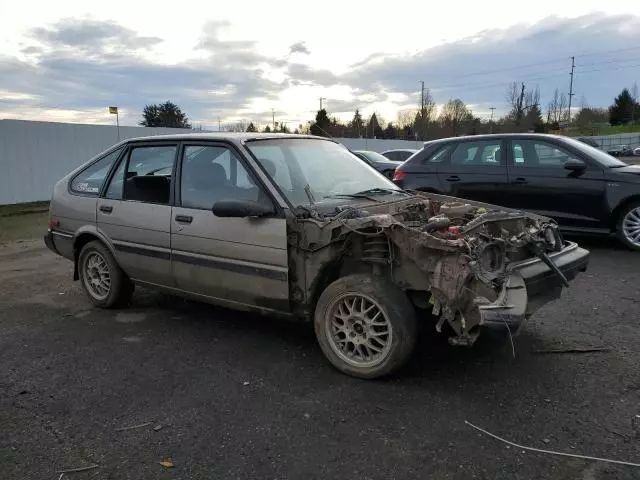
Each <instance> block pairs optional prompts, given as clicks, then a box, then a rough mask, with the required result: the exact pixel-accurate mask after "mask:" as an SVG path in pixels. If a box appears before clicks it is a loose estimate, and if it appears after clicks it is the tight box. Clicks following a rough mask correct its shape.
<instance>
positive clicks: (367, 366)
mask: <svg viewBox="0 0 640 480" xmlns="http://www.w3.org/2000/svg"><path fill="white" fill-rule="evenodd" d="M314 326H315V332H316V337H317V339H318V343H319V344H320V348H321V349H322V352H323V353H324V355H325V356H326V357H327V359H328V360H329V361H330V362H331V363H332V364H333V365H334V366H335V367H336V368H337V369H339V370H340V371H342V372H343V373H346V374H348V375H351V376H353V377H358V378H366V379H372V378H378V377H382V376H385V375H389V374H391V373H393V372H395V371H397V370H398V369H399V368H400V367H402V366H403V365H404V364H405V362H406V361H407V359H408V358H409V356H410V355H411V353H412V352H413V349H414V346H415V343H416V337H417V325H416V316H415V310H414V308H413V305H412V304H411V302H410V301H409V299H408V298H407V296H406V294H405V293H404V292H403V291H402V290H400V289H399V288H398V287H397V286H396V285H395V284H393V283H392V282H391V281H389V280H387V279H384V278H381V277H375V276H372V275H350V276H347V277H343V278H340V279H338V280H336V281H335V282H333V283H332V284H331V285H329V286H328V287H327V288H326V289H325V291H324V292H323V293H322V295H320V298H319V300H318V304H317V305H316V310H315V316H314Z"/></svg>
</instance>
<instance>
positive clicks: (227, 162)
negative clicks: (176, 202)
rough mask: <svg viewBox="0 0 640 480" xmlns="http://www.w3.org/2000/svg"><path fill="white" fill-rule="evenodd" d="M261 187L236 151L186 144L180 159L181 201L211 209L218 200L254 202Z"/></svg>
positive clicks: (192, 206) (191, 206)
mask: <svg viewBox="0 0 640 480" xmlns="http://www.w3.org/2000/svg"><path fill="white" fill-rule="evenodd" d="M260 193H261V192H260V188H259V187H258V185H257V183H256V182H255V181H254V179H253V176H252V175H251V174H250V173H249V172H248V171H247V170H246V168H245V167H244V166H243V165H242V163H241V162H240V161H239V160H238V158H237V156H236V154H235V153H234V152H233V151H232V150H230V149H229V148H227V147H223V146H213V145H212V146H205V147H202V146H186V147H185V149H184V157H183V161H182V177H181V185H180V196H181V205H182V206H183V207H186V208H198V209H203V210H210V209H211V208H212V207H213V204H214V203H215V202H217V201H219V200H249V201H254V202H257V201H258V200H259V197H260Z"/></svg>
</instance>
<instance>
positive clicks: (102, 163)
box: [71, 148, 122, 195]
mask: <svg viewBox="0 0 640 480" xmlns="http://www.w3.org/2000/svg"><path fill="white" fill-rule="evenodd" d="M121 152H122V148H119V149H117V150H115V151H113V152H111V153H110V154H109V155H107V156H105V157H103V158H101V159H100V160H98V161H97V162H95V163H93V164H92V165H90V166H89V167H87V168H85V169H84V170H83V171H81V172H80V173H79V174H78V175H76V176H75V177H74V178H73V180H71V191H73V192H76V193H83V194H85V195H98V193H99V192H100V188H101V187H102V184H103V183H104V180H105V178H107V174H108V173H109V170H110V169H111V165H113V162H115V161H116V160H117V159H118V157H119V156H120V153H121Z"/></svg>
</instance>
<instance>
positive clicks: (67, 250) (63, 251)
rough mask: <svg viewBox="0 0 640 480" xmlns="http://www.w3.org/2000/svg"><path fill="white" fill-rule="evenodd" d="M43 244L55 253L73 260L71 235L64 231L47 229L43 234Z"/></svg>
mask: <svg viewBox="0 0 640 480" xmlns="http://www.w3.org/2000/svg"><path fill="white" fill-rule="evenodd" d="M44 244H45V245H46V246H47V248H48V249H49V250H51V251H52V252H53V253H55V254H56V255H60V256H62V257H65V258H68V259H69V260H73V235H72V234H70V233H65V232H58V231H54V230H48V231H47V233H46V235H45V236H44Z"/></svg>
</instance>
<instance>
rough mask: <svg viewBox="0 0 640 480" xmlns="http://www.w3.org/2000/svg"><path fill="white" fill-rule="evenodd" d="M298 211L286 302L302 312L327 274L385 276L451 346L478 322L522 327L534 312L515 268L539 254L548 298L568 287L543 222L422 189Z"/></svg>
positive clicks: (469, 335)
mask: <svg viewBox="0 0 640 480" xmlns="http://www.w3.org/2000/svg"><path fill="white" fill-rule="evenodd" d="M295 213H296V216H295V218H293V219H290V221H289V222H288V247H289V252H290V255H289V258H290V269H289V271H290V275H291V277H290V288H291V292H290V294H291V295H290V298H292V299H293V301H294V303H295V304H296V305H297V306H298V308H299V309H300V310H302V311H301V312H299V313H302V314H306V315H308V314H309V313H310V312H311V306H312V305H313V301H314V299H315V298H316V297H317V295H318V288H319V287H321V286H322V285H323V282H325V281H326V279H327V278H332V277H336V278H337V277H338V276H342V275H345V274H349V273H361V272H363V271H368V272H372V273H374V274H385V275H387V276H389V277H390V278H391V279H392V281H393V282H394V283H396V284H397V285H398V286H399V287H401V288H402V289H403V290H404V291H407V292H409V293H410V296H411V298H412V301H414V303H415V304H416V305H417V306H420V307H421V308H423V309H426V310H428V311H429V313H430V314H431V315H433V316H435V317H436V322H435V325H436V330H438V331H441V330H442V327H443V326H444V324H448V325H449V327H451V329H452V330H453V332H454V335H452V336H451V337H450V338H449V341H450V343H451V344H453V345H461V346H469V345H473V343H474V342H475V340H476V338H477V337H478V334H479V332H478V327H479V326H482V325H484V324H500V325H501V326H504V324H506V322H510V323H511V321H512V320H513V319H517V320H518V322H516V323H519V320H521V319H524V318H527V317H528V316H530V315H531V314H532V313H533V311H534V310H535V309H537V308H538V307H539V306H540V305H535V304H533V303H532V302H528V299H527V292H526V289H525V288H524V285H525V284H524V281H523V279H522V278H521V277H520V276H519V274H518V272H517V271H515V270H514V268H513V266H514V265H516V264H517V263H518V262H522V261H524V260H527V259H531V258H534V259H535V258H536V257H538V258H540V259H541V260H542V261H543V262H545V263H546V264H547V265H548V264H551V265H553V267H550V268H551V270H552V271H554V272H555V273H556V275H558V278H559V280H560V285H559V288H555V287H554V288H550V289H549V292H548V295H547V296H548V297H549V298H550V299H555V298H558V297H559V295H560V291H561V284H565V285H566V284H567V279H566V278H565V277H564V275H563V274H562V272H561V271H560V270H559V269H558V268H557V267H556V266H555V264H553V262H552V261H551V260H550V259H549V256H548V255H549V253H553V252H556V251H558V250H560V249H562V240H561V238H560V236H559V234H558V233H557V226H556V224H555V222H553V221H552V220H550V219H548V218H545V217H540V216H537V215H533V214H528V213H523V212H520V211H514V210H510V209H503V208H500V207H495V206H493V205H486V204H481V203H478V202H467V201H464V200H459V199H454V198H452V197H445V196H440V195H434V194H420V193H416V194H408V195H406V196H402V197H401V198H400V199H399V200H397V201H393V202H385V203H375V204H370V205H369V204H368V205H367V207H366V209H361V208H357V207H353V206H346V207H344V208H339V209H337V210H336V211H335V212H332V213H331V214H326V213H325V214H322V213H321V212H320V211H319V210H318V209H317V208H316V206H315V205H314V204H312V205H311V207H310V208H309V207H305V208H302V207H300V208H299V209H297V210H296V211H295ZM507 326H508V325H507ZM509 333H510V334H511V329H510V330H509ZM513 333H515V331H514V332H513ZM513 353H514V355H515V352H513Z"/></svg>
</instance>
